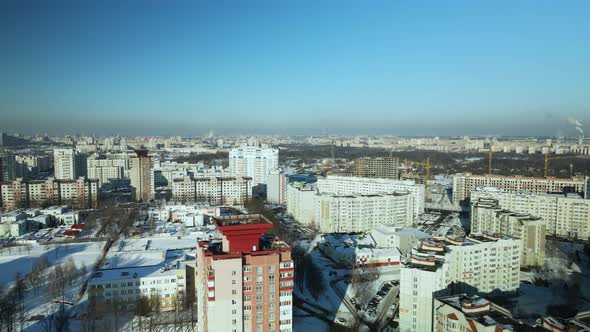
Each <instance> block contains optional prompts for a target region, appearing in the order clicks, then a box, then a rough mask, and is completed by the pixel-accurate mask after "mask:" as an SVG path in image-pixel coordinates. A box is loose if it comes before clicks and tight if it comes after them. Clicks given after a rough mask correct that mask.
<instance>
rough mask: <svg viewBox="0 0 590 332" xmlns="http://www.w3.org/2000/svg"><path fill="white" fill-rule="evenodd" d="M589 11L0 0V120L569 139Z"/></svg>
mask: <svg viewBox="0 0 590 332" xmlns="http://www.w3.org/2000/svg"><path fill="white" fill-rule="evenodd" d="M589 9H590V3H589V2H587V1H568V2H565V3H561V2H560V3H555V2H545V1H522V2H518V3H514V2H510V1H497V2H492V3H474V2H470V1H451V2H430V3H428V5H425V4H423V3H422V4H416V3H410V2H392V1H376V2H371V3H363V6H360V5H359V3H357V2H352V1H338V2H331V1H328V2H321V3H307V4H302V3H300V2H290V1H287V2H276V1H252V2H236V3H228V2H224V1H221V2H218V1H216V2H204V1H203V2H196V3H188V2H181V1H179V2H174V3H173V4H172V5H170V4H169V3H164V2H159V1H149V2H141V5H134V4H133V3H132V2H120V1H106V2H101V3H100V4H92V3H84V2H78V1H65V0H61V1H53V2H34V1H28V0H25V1H7V2H3V3H2V4H0V27H1V28H2V29H0V42H1V43H2V45H4V49H5V50H9V51H8V52H6V53H5V54H3V57H1V58H0V65H1V66H2V73H3V74H2V75H1V76H0V114H1V119H2V121H0V131H3V132H21V133H24V134H35V133H39V134H41V133H45V132H47V133H48V134H51V135H55V134H87V135H92V134H96V135H114V134H117V133H119V134H121V135H146V136H147V135H181V136H191V135H202V134H205V133H207V132H209V131H210V130H213V131H214V132H217V133H224V134H234V135H236V134H250V135H253V134H289V135H319V134H348V135H351V134H376V135H383V134H397V135H402V136H423V135H429V136H436V135H440V136H451V135H452V136H459V135H481V136H483V135H490V136H571V137H575V136H578V135H579V133H578V131H577V130H576V124H575V121H574V120H577V121H578V122H579V123H582V124H583V123H589V122H590V95H589V94H588V93H587V88H588V87H589V86H590V65H589V62H588V59H590V47H588V40H590V21H589V20H588V19H587V13H588V10H589ZM572 119H573V120H572ZM578 127H580V129H578V130H579V131H581V130H582V126H578Z"/></svg>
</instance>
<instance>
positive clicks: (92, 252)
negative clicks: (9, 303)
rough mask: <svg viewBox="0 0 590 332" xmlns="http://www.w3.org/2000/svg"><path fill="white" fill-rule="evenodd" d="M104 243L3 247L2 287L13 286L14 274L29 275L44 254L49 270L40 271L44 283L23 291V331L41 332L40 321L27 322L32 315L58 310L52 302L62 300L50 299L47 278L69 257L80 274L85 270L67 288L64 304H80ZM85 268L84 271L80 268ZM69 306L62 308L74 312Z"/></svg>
mask: <svg viewBox="0 0 590 332" xmlns="http://www.w3.org/2000/svg"><path fill="white" fill-rule="evenodd" d="M104 245H105V242H84V243H68V244H59V245H57V244H56V245H54V244H50V245H40V244H37V243H31V244H30V247H29V248H26V250H19V249H15V248H14V247H13V248H11V250H8V248H4V249H2V250H1V251H0V255H1V256H0V282H1V283H2V285H3V286H6V287H10V286H12V285H13V284H14V277H15V275H16V273H17V272H19V273H21V274H22V275H23V276H24V275H26V274H28V273H30V272H31V269H32V266H33V264H35V262H37V261H38V260H39V259H40V258H41V257H42V256H43V255H46V257H47V261H48V264H49V267H48V268H47V269H45V270H44V271H43V275H45V282H44V283H43V284H42V285H40V286H39V287H37V288H29V289H27V290H25V295H24V310H25V314H24V317H25V321H24V324H23V328H24V329H25V331H43V330H44V329H45V325H44V322H43V321H29V320H28V319H29V318H30V317H32V316H37V315H43V316H47V315H49V314H50V313H52V312H55V311H57V310H60V308H61V305H60V304H57V303H55V301H56V300H62V297H61V296H60V297H59V298H53V297H52V296H51V295H50V292H49V289H48V283H47V282H48V280H47V275H48V274H49V273H50V271H51V269H52V268H53V267H54V266H56V265H58V264H62V263H64V262H66V261H67V260H69V259H70V258H71V259H72V261H73V262H74V264H75V266H76V268H77V269H79V271H86V272H85V273H81V274H80V275H79V276H78V277H77V278H76V279H75V280H73V282H72V284H71V285H67V287H66V292H65V294H64V296H63V299H64V300H65V301H69V302H73V303H82V302H84V300H83V299H80V289H81V287H82V286H83V285H84V283H85V281H86V280H87V278H88V277H89V276H90V274H91V273H92V267H93V265H94V264H95V263H96V262H97V260H98V259H99V257H100V256H101V254H102V249H103V247H104ZM83 267H84V269H82V268H83ZM69 306H70V305H65V307H66V309H68V310H69V311H70V312H74V311H75V309H72V308H69Z"/></svg>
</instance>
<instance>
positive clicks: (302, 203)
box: [286, 182, 317, 225]
mask: <svg viewBox="0 0 590 332" xmlns="http://www.w3.org/2000/svg"><path fill="white" fill-rule="evenodd" d="M316 194H317V188H316V187H315V186H313V185H309V184H305V183H303V182H291V183H289V184H287V192H286V201H287V213H289V214H290V215H291V216H292V217H293V218H294V219H295V220H297V221H298V222H300V223H303V224H306V225H309V224H317V222H316V219H315V218H316V216H315V200H316Z"/></svg>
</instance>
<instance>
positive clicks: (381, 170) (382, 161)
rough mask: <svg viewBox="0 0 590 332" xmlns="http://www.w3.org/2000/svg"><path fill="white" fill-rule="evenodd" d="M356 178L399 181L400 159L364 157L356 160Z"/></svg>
mask: <svg viewBox="0 0 590 332" xmlns="http://www.w3.org/2000/svg"><path fill="white" fill-rule="evenodd" d="M353 174H354V176H359V177H370V178H385V179H395V180H397V179H399V158H397V157H363V158H358V159H355V160H354V172H353Z"/></svg>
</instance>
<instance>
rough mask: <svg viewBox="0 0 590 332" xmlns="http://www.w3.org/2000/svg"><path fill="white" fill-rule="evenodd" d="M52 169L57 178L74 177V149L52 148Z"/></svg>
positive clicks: (68, 178) (70, 178) (69, 178)
mask: <svg viewBox="0 0 590 332" xmlns="http://www.w3.org/2000/svg"><path fill="white" fill-rule="evenodd" d="M53 169H54V172H55V178H56V179H57V180H73V179H75V178H76V157H75V152H74V149H54V150H53Z"/></svg>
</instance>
